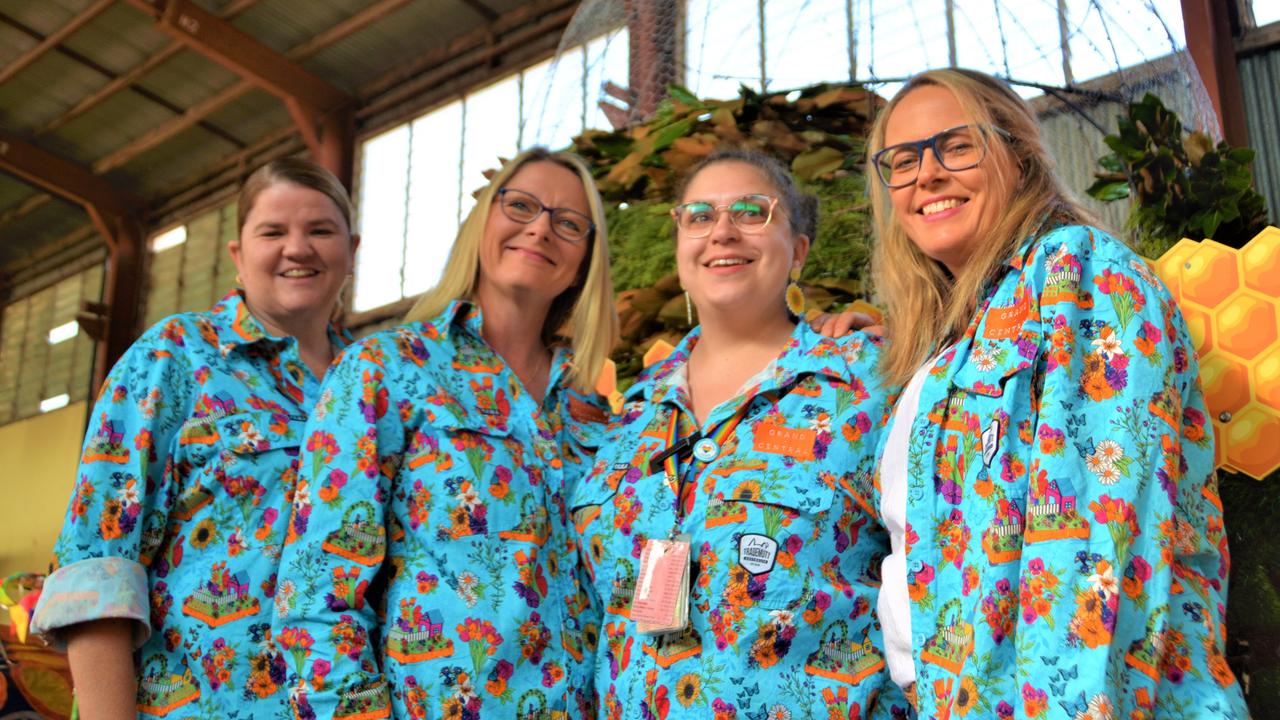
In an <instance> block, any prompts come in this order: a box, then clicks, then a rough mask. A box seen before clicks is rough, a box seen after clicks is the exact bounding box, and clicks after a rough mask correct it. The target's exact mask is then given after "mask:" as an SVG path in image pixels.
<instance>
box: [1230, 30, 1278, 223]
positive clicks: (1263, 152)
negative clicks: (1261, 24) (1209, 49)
mask: <svg viewBox="0 0 1280 720" xmlns="http://www.w3.org/2000/svg"><path fill="white" fill-rule="evenodd" d="M1240 85H1241V86H1242V87H1243V90H1244V113H1245V124H1246V126H1247V127H1248V130H1249V145H1250V147H1252V148H1253V149H1254V150H1256V151H1257V153H1258V154H1257V155H1256V156H1255V157H1254V160H1253V180H1254V186H1255V187H1256V188H1257V190H1258V192H1259V193H1260V194H1261V195H1262V196H1263V197H1264V198H1266V199H1267V211H1268V215H1269V216H1270V218H1271V224H1272V225H1275V224H1277V223H1280V112H1277V108H1278V107H1280V48H1273V49H1271V50H1268V51H1266V52H1262V53H1259V54H1257V55H1252V56H1250V57H1247V58H1244V59H1242V60H1241V61H1240Z"/></svg>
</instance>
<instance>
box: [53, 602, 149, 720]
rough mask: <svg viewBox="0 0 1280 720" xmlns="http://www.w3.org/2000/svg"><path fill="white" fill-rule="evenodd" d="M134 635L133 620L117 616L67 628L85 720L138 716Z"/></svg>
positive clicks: (125, 719) (123, 719) (69, 653)
mask: <svg viewBox="0 0 1280 720" xmlns="http://www.w3.org/2000/svg"><path fill="white" fill-rule="evenodd" d="M133 635H134V628H133V623H132V622H131V621H129V620H117V619H106V620H93V621H90V622H84V623H79V624H77V625H73V626H71V627H69V628H67V629H66V630H65V631H64V633H63V636H64V638H65V639H66V642H67V659H68V660H69V661H70V662H71V679H72V681H73V682H74V684H75V693H76V703H77V706H78V707H79V712H80V717H81V718H83V720H132V718H136V717H137V716H138V707H137V696H138V673H137V670H136V669H135V668H134V665H133Z"/></svg>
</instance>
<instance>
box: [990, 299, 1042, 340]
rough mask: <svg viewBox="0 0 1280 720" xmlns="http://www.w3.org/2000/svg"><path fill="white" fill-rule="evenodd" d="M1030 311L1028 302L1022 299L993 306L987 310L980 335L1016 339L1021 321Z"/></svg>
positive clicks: (996, 338) (992, 338) (995, 338)
mask: <svg viewBox="0 0 1280 720" xmlns="http://www.w3.org/2000/svg"><path fill="white" fill-rule="evenodd" d="M1030 312H1031V305H1030V303H1029V302H1028V301H1027V300H1026V299H1025V298H1024V299H1023V300H1022V301H1020V302H1018V303H1015V304H1013V305H1009V306H1006V307H993V308H990V309H988V310H987V325H986V327H985V328H984V329H983V330H982V337H984V338H987V339H989V340H1017V339H1018V331H1019V330H1021V329H1022V323H1023V321H1024V320H1026V319H1027V315H1028V314H1030Z"/></svg>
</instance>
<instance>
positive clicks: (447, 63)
mask: <svg viewBox="0 0 1280 720" xmlns="http://www.w3.org/2000/svg"><path fill="white" fill-rule="evenodd" d="M542 4H543V5H549V4H552V3H542ZM554 4H556V5H558V6H560V8H561V9H559V10H556V11H553V12H547V13H537V14H535V15H534V16H533V17H529V13H527V12H521V11H512V12H511V13H508V15H514V14H515V13H517V12H520V14H521V15H522V16H524V17H525V19H526V20H527V21H528V24H521V25H517V26H516V29H514V30H511V31H509V32H507V33H505V34H502V35H499V36H498V40H497V42H492V43H491V42H489V39H488V36H489V32H490V31H489V30H488V29H483V31H476V32H473V33H468V34H467V35H464V36H463V37H460V38H458V39H457V40H455V41H454V42H452V43H450V44H449V45H448V46H447V47H444V48H438V49H436V50H433V51H431V52H430V53H427V54H425V55H424V59H430V60H431V61H432V62H430V63H429V64H425V65H424V62H423V61H419V62H417V63H415V67H417V68H418V71H417V73H415V74H414V75H413V76H411V77H409V78H400V79H399V80H398V81H396V82H395V83H393V84H390V85H388V84H387V83H386V77H387V76H384V77H383V78H380V79H379V80H376V81H374V82H373V83H372V84H371V85H370V86H369V87H370V89H371V92H370V94H373V92H376V91H373V90H372V89H373V88H382V89H383V90H384V92H382V94H380V95H378V96H377V99H376V100H374V101H372V102H369V103H368V104H366V105H363V106H362V107H361V108H360V109H359V110H358V111H357V112H356V116H357V117H368V116H370V115H376V114H377V113H379V112H381V111H382V110H385V109H386V108H387V107H390V106H392V105H395V104H397V103H399V102H401V101H403V100H404V99H405V98H408V97H412V96H414V95H416V94H418V93H420V92H422V91H424V90H425V89H427V88H431V87H433V86H434V85H436V84H438V83H440V82H442V81H443V80H445V79H447V78H449V77H451V76H455V75H458V74H461V73H463V72H465V71H466V70H468V69H469V68H473V67H478V66H480V65H484V64H486V63H490V62H491V61H492V60H493V59H494V58H497V57H498V56H500V55H503V54H505V53H508V52H511V51H513V50H516V49H518V48H520V47H522V46H523V45H525V44H527V43H529V42H531V41H532V40H535V39H537V38H539V37H543V36H545V35H546V34H547V33H548V32H552V31H557V30H563V29H564V26H565V25H567V24H568V22H569V20H570V18H572V17H573V13H574V11H575V7H576V3H566V2H563V0H561V1H560V2H557V3H554ZM508 15H504V16H503V18H507V17H508ZM360 95H361V97H362V98H367V97H369V95H367V94H366V93H365V91H363V90H362V91H361V93H360Z"/></svg>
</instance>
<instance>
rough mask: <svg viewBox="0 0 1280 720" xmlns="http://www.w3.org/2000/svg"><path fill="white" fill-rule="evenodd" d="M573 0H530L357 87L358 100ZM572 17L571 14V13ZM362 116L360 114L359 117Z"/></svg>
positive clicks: (567, 5)
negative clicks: (358, 88) (485, 25)
mask: <svg viewBox="0 0 1280 720" xmlns="http://www.w3.org/2000/svg"><path fill="white" fill-rule="evenodd" d="M577 5H578V3H577V2H576V0H532V1H531V2H528V3H526V4H524V5H521V6H519V7H517V8H516V9H515V10H511V11H510V12H507V13H504V14H502V15H500V16H499V17H498V19H497V20H494V21H493V22H492V23H490V24H489V25H488V26H487V27H481V28H477V29H475V30H472V31H471V32H468V33H466V34H464V35H461V36H459V37H458V38H456V39H454V40H453V41H452V42H450V43H449V44H448V45H446V46H444V47H437V48H434V49H431V50H428V51H426V52H424V53H422V54H421V55H419V56H418V57H417V58H416V59H414V60H412V61H410V62H406V63H404V64H403V65H400V66H399V67H397V68H395V69H394V70H392V71H390V72H388V73H386V74H385V75H383V76H382V77H380V78H378V79H376V80H374V81H372V82H369V83H366V84H365V85H363V86H361V87H360V90H359V92H358V94H359V96H360V97H361V98H363V99H367V98H371V97H374V96H378V95H381V94H382V93H385V92H390V91H393V90H398V86H400V85H401V84H402V83H403V82H405V81H406V80H410V79H412V78H415V77H417V76H418V75H419V74H421V73H423V72H426V71H429V70H433V69H435V67H436V66H438V65H440V64H441V63H443V62H445V61H447V60H449V59H450V58H453V57H456V56H458V55H459V54H461V53H463V52H466V51H469V50H472V49H474V48H478V47H485V46H486V45H489V44H490V40H491V38H493V37H495V36H497V37H501V36H502V35H504V34H506V33H508V32H510V31H512V30H514V29H516V28H518V27H520V26H522V25H527V24H530V23H534V22H536V21H538V19H539V18H541V17H542V16H545V15H547V14H548V13H557V14H558V13H560V12H561V11H563V10H565V9H566V8H573V9H576V8H577ZM570 14H571V15H572V13H570ZM362 114H363V113H362Z"/></svg>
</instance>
